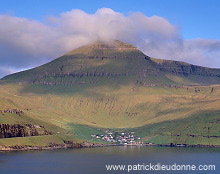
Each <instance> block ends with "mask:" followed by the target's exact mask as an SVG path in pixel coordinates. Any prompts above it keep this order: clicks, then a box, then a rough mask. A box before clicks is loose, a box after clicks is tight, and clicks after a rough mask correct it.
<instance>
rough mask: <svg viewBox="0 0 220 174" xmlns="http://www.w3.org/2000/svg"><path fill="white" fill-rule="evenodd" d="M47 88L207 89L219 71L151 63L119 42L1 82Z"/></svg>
mask: <svg viewBox="0 0 220 174" xmlns="http://www.w3.org/2000/svg"><path fill="white" fill-rule="evenodd" d="M3 80H9V81H15V82H19V83H26V84H49V85H80V86H86V85H89V86H91V85H94V86H96V85H112V86H114V85H115V86H118V85H121V84H122V85H123V84H127V85H128V84H129V85H135V84H141V85H145V86H158V85H174V84H179V85H208V84H219V83H220V70H219V69H211V68H204V67H200V66H195V65H190V64H186V63H183V62H177V61H166V60H159V59H153V58H150V57H148V56H146V55H144V54H143V53H142V52H141V51H139V50H138V49H137V48H135V47H133V46H132V45H129V44H125V43H123V42H120V41H114V42H113V43H110V44H105V43H102V42H97V43H93V44H89V45H86V46H82V47H80V48H78V49H75V50H73V51H71V52H69V53H67V54H65V55H64V56H62V57H60V58H57V59H55V60H53V61H51V62H49V63H47V64H45V65H42V66H40V67H37V68H34V69H31V70H27V71H24V72H19V73H15V74H12V75H9V76H6V77H4V78H3Z"/></svg>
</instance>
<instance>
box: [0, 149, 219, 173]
mask: <svg viewBox="0 0 220 174" xmlns="http://www.w3.org/2000/svg"><path fill="white" fill-rule="evenodd" d="M149 163H152V164H157V163H161V164H168V165H172V164H174V163H176V164H178V165H180V164H188V165H210V164H212V165H215V169H216V170H215V171H213V170H212V171H146V170H144V171H143V170H142V171H141V170H136V171H130V172H128V171H107V170H106V165H108V164H111V165H118V164H125V165H132V166H133V165H137V164H140V165H147V164H149ZM136 169H137V168H136ZM0 173H1V174H90V173H92V174H93V173H94V174H105V173H107V174H108V173H110V174H111V173H119V174H120V173H129V174H130V173H132V174H133V173H143V174H146V173H154V174H160V173H163V174H170V173H171V174H172V173H178V174H185V173H186V174H188V173H190V174H191V173H192V174H193V173H195V174H196V173H198V174H206V173H207V174H220V149H218V148H180V147H179V148H177V147H145V146H142V147H126V146H119V147H100V148H83V149H71V150H53V151H29V152H7V153H0Z"/></svg>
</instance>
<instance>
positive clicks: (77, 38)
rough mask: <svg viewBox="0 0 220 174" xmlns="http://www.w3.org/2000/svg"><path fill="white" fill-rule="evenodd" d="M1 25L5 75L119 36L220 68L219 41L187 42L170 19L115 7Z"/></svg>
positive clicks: (153, 51)
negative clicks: (115, 8) (118, 10)
mask: <svg viewBox="0 0 220 174" xmlns="http://www.w3.org/2000/svg"><path fill="white" fill-rule="evenodd" d="M0 23H1V26H0V48H1V49H0V55H1V56H0V62H1V64H0V76H4V75H6V74H7V73H11V72H14V71H17V70H20V69H25V68H27V67H34V66H38V65H40V64H42V63H46V62H48V61H50V60H52V59H53V58H56V57H58V56H61V55H62V54H64V53H66V52H67V51H70V50H72V49H74V48H77V47H79V46H81V45H83V44H86V43H89V42H92V41H96V40H103V41H109V40H115V39H117V40H121V41H124V42H127V43H131V44H133V45H135V46H137V47H138V48H139V49H141V50H142V51H143V52H144V53H145V54H147V55H149V56H151V57H156V58H164V59H172V60H181V61H186V62H189V63H193V64H197V65H202V66H210V67H220V58H219V56H220V41H219V40H206V39H192V40H184V39H182V38H181V34H180V32H179V29H178V27H176V26H174V25H173V24H171V23H170V22H169V21H167V20H166V19H164V18H162V17H159V16H152V17H148V16H145V15H144V14H142V13H140V12H137V13H132V14H130V15H128V16H125V15H124V14H122V13H118V12H115V11H113V10H112V9H109V8H102V9H99V10H97V12H96V13H94V14H88V13H85V12H83V11H81V10H72V11H69V12H64V13H61V14H60V16H59V17H50V18H48V19H47V20H46V21H45V22H39V21H35V20H30V19H26V18H18V17H15V16H8V15H0ZM7 70H9V71H7Z"/></svg>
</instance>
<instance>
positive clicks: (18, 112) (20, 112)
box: [0, 109, 24, 116]
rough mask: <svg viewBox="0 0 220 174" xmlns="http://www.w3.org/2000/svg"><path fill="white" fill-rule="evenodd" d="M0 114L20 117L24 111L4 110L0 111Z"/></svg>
mask: <svg viewBox="0 0 220 174" xmlns="http://www.w3.org/2000/svg"><path fill="white" fill-rule="evenodd" d="M0 113H2V114H4V113H13V114H17V115H19V116H21V114H24V111H22V110H20V109H5V110H0Z"/></svg>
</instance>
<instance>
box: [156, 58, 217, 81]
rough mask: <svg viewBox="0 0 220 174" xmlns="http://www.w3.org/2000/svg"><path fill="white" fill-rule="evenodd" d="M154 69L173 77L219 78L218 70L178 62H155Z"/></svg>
mask: <svg viewBox="0 0 220 174" xmlns="http://www.w3.org/2000/svg"><path fill="white" fill-rule="evenodd" d="M154 60H155V59H154ZM155 63H156V61H155ZM156 67H157V68H158V69H159V70H160V71H165V72H169V73H172V74H175V75H180V76H185V77H187V76H189V75H201V76H210V77H220V70H219V69H214V68H206V67H201V66H196V65H191V64H187V63H184V62H179V61H169V60H163V61H162V62H160V63H158V62H157V63H156Z"/></svg>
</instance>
